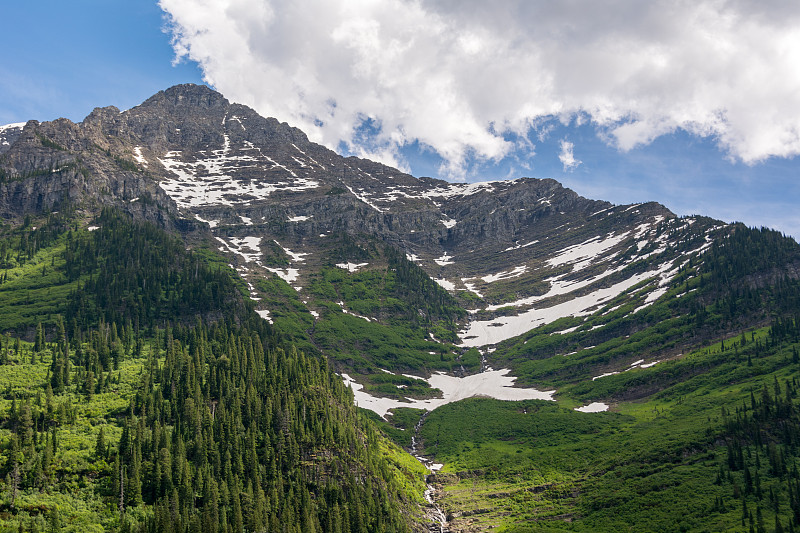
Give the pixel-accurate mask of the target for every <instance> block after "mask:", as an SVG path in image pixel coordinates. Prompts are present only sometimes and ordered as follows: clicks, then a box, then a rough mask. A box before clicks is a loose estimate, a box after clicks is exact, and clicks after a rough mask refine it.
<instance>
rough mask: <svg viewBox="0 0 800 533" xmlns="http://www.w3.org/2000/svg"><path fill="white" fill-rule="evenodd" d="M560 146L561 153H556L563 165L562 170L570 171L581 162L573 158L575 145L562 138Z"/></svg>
mask: <svg viewBox="0 0 800 533" xmlns="http://www.w3.org/2000/svg"><path fill="white" fill-rule="evenodd" d="M560 146H561V153H559V154H558V160H559V161H561V165H562V166H563V167H564V172H572V171H573V170H575V169H576V168H578V166H580V164H581V162H580V161H579V160H577V159H575V154H574V153H573V149H574V148H575V145H574V144H572V143H571V142H569V141H567V140H566V139H562V140H561V142H560Z"/></svg>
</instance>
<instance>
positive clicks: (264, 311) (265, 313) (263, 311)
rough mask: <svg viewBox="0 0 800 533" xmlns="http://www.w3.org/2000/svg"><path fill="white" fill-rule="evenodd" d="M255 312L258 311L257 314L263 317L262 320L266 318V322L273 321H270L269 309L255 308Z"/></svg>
mask: <svg viewBox="0 0 800 533" xmlns="http://www.w3.org/2000/svg"><path fill="white" fill-rule="evenodd" d="M256 313H258V316H260V317H261V318H263V319H264V320H266V321H267V322H269V323H270V324H272V323H273V322H272V318H270V316H269V310H267V309H260V310H257V311H256Z"/></svg>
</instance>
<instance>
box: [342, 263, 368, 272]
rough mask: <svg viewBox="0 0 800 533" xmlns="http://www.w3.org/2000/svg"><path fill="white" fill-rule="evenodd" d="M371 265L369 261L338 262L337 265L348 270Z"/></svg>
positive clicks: (354, 270)
mask: <svg viewBox="0 0 800 533" xmlns="http://www.w3.org/2000/svg"><path fill="white" fill-rule="evenodd" d="M367 265H369V263H358V264H356V263H336V266H337V267H339V268H343V269H344V270H347V271H348V272H356V271H357V270H358V269H359V268H361V267H365V266H367Z"/></svg>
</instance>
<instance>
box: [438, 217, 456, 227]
mask: <svg viewBox="0 0 800 533" xmlns="http://www.w3.org/2000/svg"><path fill="white" fill-rule="evenodd" d="M439 222H441V223H442V224H444V227H445V228H447V229H450V228H452V227H453V226H455V225H456V224H458V222H457V221H455V220H453V219H452V218H451V219H448V220H440V221H439Z"/></svg>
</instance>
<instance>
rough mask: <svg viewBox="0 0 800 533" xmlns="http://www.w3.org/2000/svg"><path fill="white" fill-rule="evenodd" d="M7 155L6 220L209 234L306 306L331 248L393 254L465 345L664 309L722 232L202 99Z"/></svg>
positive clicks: (105, 114)
mask: <svg viewBox="0 0 800 533" xmlns="http://www.w3.org/2000/svg"><path fill="white" fill-rule="evenodd" d="M0 145H2V152H0V215H2V216H3V217H5V218H11V219H14V218H19V217H22V216H24V215H25V214H27V213H31V212H43V211H47V210H54V209H58V206H59V205H61V204H62V203H63V202H65V201H68V202H69V203H70V204H71V205H74V206H78V207H80V208H81V209H84V210H85V212H86V213H87V216H88V215H90V214H91V213H92V212H93V211H96V209H98V208H99V207H100V206H103V205H115V206H117V207H119V208H121V209H124V210H125V211H127V212H129V213H131V214H133V215H134V216H136V217H140V218H144V219H147V220H151V221H154V222H157V223H159V224H161V225H163V226H164V227H167V228H170V229H176V228H178V229H184V230H187V229H200V230H201V231H207V232H210V234H211V235H212V236H213V238H214V239H215V240H216V243H217V245H218V246H219V248H220V249H221V250H222V251H224V252H225V253H227V254H229V255H230V258H231V262H232V263H233V264H235V265H236V266H237V267H239V270H240V272H241V273H242V275H243V276H244V277H245V278H246V279H248V281H250V282H252V281H253V280H255V279H257V278H258V277H263V276H270V275H273V274H274V275H277V276H279V277H281V278H282V279H284V280H285V281H287V282H288V283H290V284H291V285H293V286H294V287H296V288H297V290H298V291H300V292H301V293H302V291H303V289H302V287H303V286H305V283H306V281H307V277H308V276H309V275H310V274H312V273H314V272H316V271H318V269H319V268H320V266H321V265H322V264H324V263H325V261H326V260H327V259H326V258H328V257H329V252H330V246H331V245H330V242H331V241H332V239H331V237H332V236H335V235H339V234H343V233H344V234H349V235H352V236H360V238H367V239H373V240H377V241H378V242H385V243H387V244H389V245H391V246H394V247H397V248H399V249H401V250H403V251H404V252H405V253H406V254H407V257H408V258H409V259H410V260H412V261H414V262H416V263H417V264H418V265H419V266H421V267H422V268H423V269H424V270H425V271H426V272H427V273H428V274H429V275H430V276H431V277H432V278H434V279H436V280H437V281H438V282H439V283H440V285H442V286H443V287H445V288H446V289H448V290H449V291H451V292H452V293H453V294H460V295H462V296H464V302H465V305H466V306H467V307H469V308H471V313H472V314H473V317H472V321H471V323H470V324H468V325H465V326H466V329H465V330H464V332H463V338H462V340H463V342H464V343H465V344H467V345H470V344H474V345H485V344H493V343H496V342H499V341H500V340H503V339H505V338H509V336H513V335H515V334H519V333H520V332H522V331H523V330H525V329H526V328H527V329H530V327H533V326H535V325H538V324H540V323H542V322H543V321H552V320H554V319H556V318H558V317H559V316H577V315H581V314H587V313H590V312H592V310H596V309H597V308H598V306H601V305H602V304H603V303H604V302H607V301H610V300H611V299H613V298H615V297H617V296H619V295H620V294H624V293H625V292H626V291H629V290H630V289H631V287H632V286H633V285H636V284H637V283H643V282H645V281H648V280H649V281H648V286H649V287H650V290H649V291H645V293H646V294H645V293H642V294H639V295H638V296H637V297H638V298H640V299H641V300H643V301H644V299H645V298H646V297H652V295H656V296H657V294H658V291H659V290H660V287H663V286H664V284H665V283H667V282H668V280H669V279H670V276H671V274H670V273H674V272H675V271H676V268H678V266H679V265H676V264H675V263H674V260H675V257H674V254H673V255H670V253H668V252H669V251H670V250H672V251H674V250H678V249H681V250H683V252H682V253H685V254H688V253H697V252H699V251H701V250H702V248H703V246H705V245H706V244H707V236H708V235H709V234H710V232H711V230H712V227H713V224H711V223H706V222H703V223H696V221H695V220H694V219H688V220H679V219H677V218H676V217H675V216H674V215H673V214H672V213H671V212H669V211H668V210H667V209H666V208H664V207H663V206H660V205H658V204H654V203H653V204H642V205H632V206H613V205H611V204H609V203H607V202H600V201H593V200H588V199H585V198H582V197H580V196H578V195H577V194H575V193H574V192H573V191H571V190H569V189H565V188H564V187H562V186H561V185H560V184H559V183H558V182H556V181H554V180H550V179H546V180H540V179H530V178H521V179H517V180H513V181H499V182H486V183H473V184H457V183H448V182H444V181H441V180H435V179H431V178H421V179H417V178H415V177H413V176H410V175H408V174H405V173H402V172H400V171H398V170H396V169H394V168H390V167H387V166H385V165H381V164H379V163H375V162H372V161H368V160H364V159H359V158H354V157H350V158H344V157H341V156H339V155H338V154H336V153H334V152H332V151H331V150H328V149H326V148H324V147H322V146H320V145H317V144H314V143H311V142H309V140H308V138H307V137H306V135H305V134H304V133H303V132H301V131H300V130H298V129H296V128H292V127H291V126H289V125H287V124H281V123H279V122H278V121H276V120H275V119H270V118H263V117H261V116H259V115H258V114H257V113H255V112H254V111H253V110H252V109H250V108H248V107H246V106H242V105H238V104H232V103H230V102H228V101H227V100H226V99H225V98H224V97H223V96H222V95H220V94H219V93H216V92H214V91H212V90H211V89H208V88H207V87H202V86H194V85H182V86H177V87H173V88H171V89H168V90H166V91H162V92H160V93H158V94H156V95H155V96H153V97H152V98H150V99H148V100H147V101H146V102H144V103H143V104H141V105H139V106H137V107H135V108H133V109H130V110H128V111H125V112H119V110H118V109H116V108H113V107H107V108H99V109H96V110H95V111H93V112H92V113H91V114H90V115H89V116H88V117H86V119H85V120H84V121H83V122H81V123H79V124H74V123H72V122H70V121H68V120H65V119H59V120H56V121H53V122H48V123H42V124H40V123H37V122H35V121H31V122H29V123H28V124H27V125H25V126H24V128H22V129H20V127H19V126H18V125H17V126H13V127H7V128H5V129H3V130H2V132H0ZM668 257H669V262H667V261H668V259H667V258H668ZM656 258H662V259H663V261H662V260H661V259H659V260H656ZM344 259H345V260H346V261H345V262H346V263H347V262H349V260H348V258H344ZM352 263H353V264H360V263H359V261H356V260H355V259H354V260H353V262H352ZM632 265H639V266H638V267H635V268H633V269H632V268H629V267H631V266H632ZM364 267H365V268H369V266H368V265H365V266H364ZM359 268H360V267H359ZM626 268H627V269H628V273H627V274H624V273H623V271H625V269H626ZM251 287H252V284H251ZM253 294H254V296H257V293H256V292H254V293H253ZM647 294H650V295H651V296H647ZM566 301H569V302H573V303H574V305H572V306H566V307H564V303H565V302H566ZM559 306H561V307H559ZM526 313H532V314H526Z"/></svg>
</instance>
